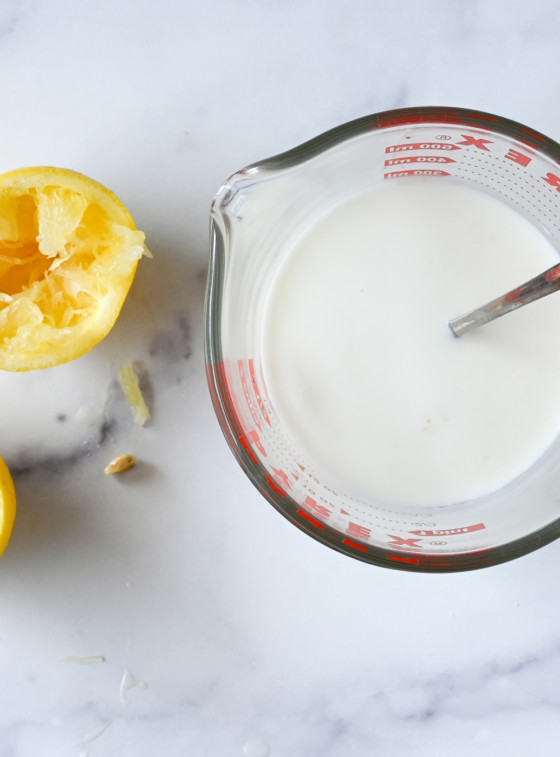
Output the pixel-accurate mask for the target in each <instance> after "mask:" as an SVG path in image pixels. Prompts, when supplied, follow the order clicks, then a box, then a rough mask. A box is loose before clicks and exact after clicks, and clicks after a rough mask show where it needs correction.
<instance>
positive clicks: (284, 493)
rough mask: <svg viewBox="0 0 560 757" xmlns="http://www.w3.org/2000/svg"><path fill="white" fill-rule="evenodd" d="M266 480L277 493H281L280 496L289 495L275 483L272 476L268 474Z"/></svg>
mask: <svg viewBox="0 0 560 757" xmlns="http://www.w3.org/2000/svg"><path fill="white" fill-rule="evenodd" d="M266 481H267V484H268V485H269V486H270V488H271V489H272V491H274V492H276V494H280V496H282V497H287V496H288V495H287V494H286V492H285V491H284V490H283V489H281V488H280V487H279V486H277V485H276V484H275V483H274V481H273V480H272V479H271V478H270V476H266Z"/></svg>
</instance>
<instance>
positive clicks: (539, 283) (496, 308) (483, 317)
mask: <svg viewBox="0 0 560 757" xmlns="http://www.w3.org/2000/svg"><path fill="white" fill-rule="evenodd" d="M558 289H560V263H559V264H558V265H555V266H552V268H549V269H548V271H545V272H544V273H541V274H539V275H538V276H535V278H534V279H531V280H530V281H527V282H526V283H525V284H522V285H521V286H519V287H517V288H516V289H512V290H511V292H508V293H507V294H504V295H502V296H501V297H497V298H496V299H495V300H492V302H488V303H487V304H486V305H483V306H482V307H480V308H477V309H476V310H472V311H471V312H470V313H465V315H461V316H459V318H453V320H451V321H449V328H450V329H451V331H452V332H453V334H454V335H455V336H462V335H463V334H466V333H467V331H472V329H476V328H477V327H478V326H483V325H484V324H485V323H489V322H490V321H493V320H495V319H496V318H499V317H500V316H502V315H505V314H506V313H509V312H511V311H512V310H516V309H517V308H520V307H523V305H528V304H529V303H530V302H533V301H534V300H538V299H540V298H541V297H544V296H545V295H547V294H552V292H556V291H557V290H558Z"/></svg>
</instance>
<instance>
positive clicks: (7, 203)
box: [0, 167, 147, 371]
mask: <svg viewBox="0 0 560 757" xmlns="http://www.w3.org/2000/svg"><path fill="white" fill-rule="evenodd" d="M144 239H145V237H144V234H143V232H141V231H138V230H137V229H136V226H135V225H134V221H133V219H132V217H131V215H130V213H129V212H128V210H127V209H126V208H125V207H124V205H123V204H122V203H121V201H120V200H119V199H118V198H117V197H116V196H115V195H114V194H113V193H112V192H111V191H110V190H108V189H106V188H105V187H104V186H102V185H101V184H98V183H97V182H96V181H94V180H93V179H90V178H88V177H87V176H83V175H82V174H79V173H76V172H74V171H70V170H67V169H63V168H52V167H38V168H22V169H18V170H15V171H10V172H9V173H5V174H3V175H1V176H0V369H3V370H9V371H26V370H32V369H39V368H48V367H51V366H53V365H58V364H60V363H65V362H68V361H69V360H73V359H74V358H77V357H79V356H80V355H83V354H84V353H85V352H87V351H88V350H90V349H91V348H92V347H94V346H95V345H96V344H97V343H98V342H100V341H101V339H103V337H105V336H106V335H107V334H108V332H109V331H110V330H111V328H112V327H113V325H114V323H115V321H116V319H117V316H118V314H119V312H120V310H121V308H122V305H123V303H124V300H125V298H126V295H127V294H128V291H129V289H130V285H131V284H132V281H133V278H134V274H135V272H136V267H137V264H138V261H139V259H140V258H141V257H142V255H143V254H144V253H147V250H146V247H145V245H144Z"/></svg>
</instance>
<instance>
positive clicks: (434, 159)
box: [385, 155, 455, 166]
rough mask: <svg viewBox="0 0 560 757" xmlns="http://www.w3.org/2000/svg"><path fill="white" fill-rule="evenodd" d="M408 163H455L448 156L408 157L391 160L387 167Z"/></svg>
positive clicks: (387, 161)
mask: <svg viewBox="0 0 560 757" xmlns="http://www.w3.org/2000/svg"><path fill="white" fill-rule="evenodd" d="M407 163H455V161H454V160H453V158H448V157H447V156H446V155H407V156H406V158H389V160H386V161H385V165H386V166H401V165H406V164H407Z"/></svg>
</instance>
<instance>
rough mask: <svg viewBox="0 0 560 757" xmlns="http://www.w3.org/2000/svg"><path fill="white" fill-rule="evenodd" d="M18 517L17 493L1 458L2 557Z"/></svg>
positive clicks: (0, 549)
mask: <svg viewBox="0 0 560 757" xmlns="http://www.w3.org/2000/svg"><path fill="white" fill-rule="evenodd" d="M15 517H16V492H15V489H14V482H13V481H12V477H11V475H10V471H9V470H8V466H7V465H6V463H5V462H4V461H3V460H2V458H1V457H0V555H1V554H2V552H3V551H4V550H5V549H6V545H7V544H8V542H9V540H10V536H11V533H12V526H13V525H14V519H15Z"/></svg>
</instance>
